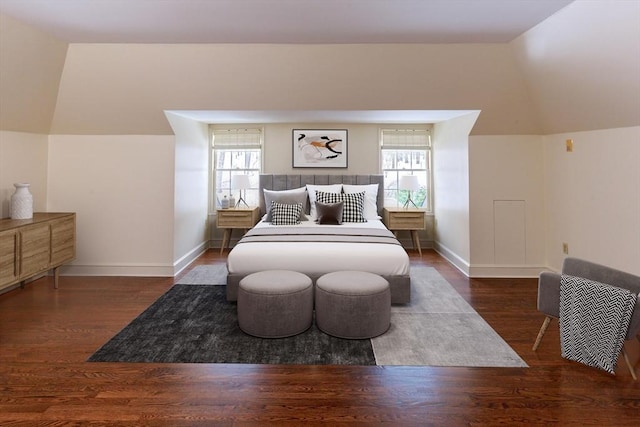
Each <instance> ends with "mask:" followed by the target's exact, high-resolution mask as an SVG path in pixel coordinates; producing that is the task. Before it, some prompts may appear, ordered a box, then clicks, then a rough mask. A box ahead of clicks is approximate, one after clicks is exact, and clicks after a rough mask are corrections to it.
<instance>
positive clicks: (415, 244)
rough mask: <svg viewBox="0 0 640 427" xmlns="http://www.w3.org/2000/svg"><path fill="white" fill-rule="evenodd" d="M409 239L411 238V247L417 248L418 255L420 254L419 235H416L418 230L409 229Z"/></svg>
mask: <svg viewBox="0 0 640 427" xmlns="http://www.w3.org/2000/svg"><path fill="white" fill-rule="evenodd" d="M411 240H413V248H414V249H417V250H418V253H419V254H420V256H422V248H421V247H420V237H419V236H418V230H411Z"/></svg>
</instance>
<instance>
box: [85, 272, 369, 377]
mask: <svg viewBox="0 0 640 427" xmlns="http://www.w3.org/2000/svg"><path fill="white" fill-rule="evenodd" d="M225 292H226V288H225V286H211V285H188V284H184V285H174V286H173V287H172V288H171V289H169V291H167V293H165V294H164V295H163V296H161V297H160V298H159V299H158V300H157V301H156V302H155V303H153V304H152V305H151V306H150V307H149V308H148V309H147V310H145V311H144V312H143V313H142V314H141V315H140V316H138V317H137V318H136V319H134V320H133V321H132V322H131V323H130V324H129V325H127V326H126V327H125V328H124V329H123V330H122V331H120V332H119V333H118V334H117V335H116V336H115V337H113V338H112V339H111V340H109V341H108V342H107V343H106V344H105V345H103V346H102V347H101V348H100V349H99V350H98V351H97V352H95V353H94V354H93V355H92V356H91V357H90V358H89V359H88V361H90V362H162V363H252V364H305V365H327V364H335V365H375V364H376V361H375V358H374V355H373V349H372V346H371V341H370V340H344V339H340V338H334V337H331V336H329V335H326V334H324V333H322V332H320V331H319V330H318V329H317V328H316V327H315V325H314V326H312V327H311V328H310V329H309V330H307V331H306V332H304V333H302V334H300V335H296V336H294V337H289V338H280V339H262V338H255V337H252V336H249V335H246V334H245V333H243V332H242V331H241V330H240V328H239V327H238V319H237V314H236V305H235V304H232V303H229V302H227V300H226V297H225Z"/></svg>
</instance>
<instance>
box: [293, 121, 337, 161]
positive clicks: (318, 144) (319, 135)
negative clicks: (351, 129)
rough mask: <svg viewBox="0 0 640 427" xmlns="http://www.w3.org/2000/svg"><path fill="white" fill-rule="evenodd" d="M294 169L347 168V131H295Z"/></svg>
mask: <svg viewBox="0 0 640 427" xmlns="http://www.w3.org/2000/svg"><path fill="white" fill-rule="evenodd" d="M292 133H293V141H292V149H293V151H292V152H293V167H294V168H346V167H347V165H348V161H347V148H348V146H347V130H346V129H293V132H292Z"/></svg>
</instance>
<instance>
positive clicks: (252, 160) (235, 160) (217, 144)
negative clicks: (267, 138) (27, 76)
mask: <svg viewBox="0 0 640 427" xmlns="http://www.w3.org/2000/svg"><path fill="white" fill-rule="evenodd" d="M212 147H213V153H212V156H213V161H212V164H213V181H214V185H213V188H215V191H214V200H213V207H214V209H220V207H221V206H222V200H223V199H224V197H225V196H226V197H227V198H231V197H232V196H233V198H235V200H236V201H238V200H239V199H240V191H242V197H243V199H244V200H245V201H246V202H247V204H248V205H249V206H258V181H259V175H260V172H261V170H262V129H256V128H254V129H222V128H217V127H216V128H213V131H212ZM234 175H248V176H249V183H250V188H248V189H246V190H238V189H234V188H231V181H232V179H231V177H232V176H234ZM243 206H244V205H243Z"/></svg>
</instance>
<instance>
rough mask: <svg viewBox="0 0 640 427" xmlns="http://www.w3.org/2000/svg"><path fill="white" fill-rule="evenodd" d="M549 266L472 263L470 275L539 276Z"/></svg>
mask: <svg viewBox="0 0 640 427" xmlns="http://www.w3.org/2000/svg"><path fill="white" fill-rule="evenodd" d="M543 271H549V269H548V268H546V267H543V266H541V265H493V264H492V265H483V264H471V266H470V268H469V273H470V274H469V277H475V278H482V277H504V278H537V277H538V276H540V273H542V272H543Z"/></svg>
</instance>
